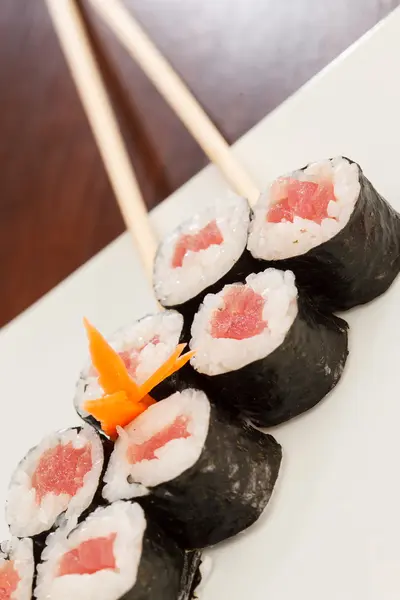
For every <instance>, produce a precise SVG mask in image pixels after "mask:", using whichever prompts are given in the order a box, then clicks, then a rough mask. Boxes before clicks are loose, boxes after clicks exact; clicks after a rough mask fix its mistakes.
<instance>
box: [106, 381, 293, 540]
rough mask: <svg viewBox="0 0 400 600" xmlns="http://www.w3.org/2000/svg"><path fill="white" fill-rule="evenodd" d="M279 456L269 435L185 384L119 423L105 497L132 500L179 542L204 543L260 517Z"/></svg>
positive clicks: (279, 453) (112, 499)
mask: <svg viewBox="0 0 400 600" xmlns="http://www.w3.org/2000/svg"><path fill="white" fill-rule="evenodd" d="M281 457H282V450H281V447H280V445H279V444H278V443H277V442H276V440H275V439H274V438H273V437H272V436H270V435H265V434H263V433H261V432H260V431H257V430H255V429H253V428H252V427H250V426H248V425H246V424H244V423H243V422H241V421H239V420H235V419H231V418H229V417H228V416H227V414H226V412H225V411H223V410H221V409H218V408H217V407H216V406H215V405H214V404H212V403H210V401H209V399H208V397H207V396H206V394H205V393H204V392H202V391H199V390H195V389H186V390H183V391H182V392H176V393H175V394H173V395H172V396H170V397H169V398H167V399H165V400H162V401H161V402H158V403H157V404H154V405H153V406H151V407H150V408H148V409H147V410H146V411H145V412H144V413H142V414H141V415H140V416H139V417H138V418H137V419H135V420H134V421H133V422H132V423H131V424H130V425H128V426H127V427H126V428H125V429H119V438H118V440H117V441H116V443H115V446H114V451H113V453H112V455H111V458H110V462H109V465H108V468H107V471H106V474H105V477H104V483H105V486H104V489H103V496H104V498H105V499H106V500H108V501H109V502H114V501H116V500H119V499H125V500H127V499H137V500H138V501H139V502H140V503H141V504H142V505H143V506H144V507H145V509H146V512H148V514H150V515H151V516H152V517H153V518H154V519H155V520H156V521H158V522H159V523H160V525H161V526H162V527H163V529H165V530H166V531H167V533H169V534H170V535H171V537H174V538H175V539H176V540H177V542H178V543H179V544H180V545H181V546H182V547H184V548H188V549H194V548H203V547H205V546H209V545H212V544H216V543H217V542H220V541H222V540H224V539H226V538H228V537H230V536H233V535H235V534H237V533H239V532H240V531H243V530H244V529H245V528H247V527H249V526H250V525H251V524H253V523H254V522H255V521H256V520H257V519H258V517H259V516H260V515H261V513H262V512H263V510H264V508H265V507H266V505H267V503H268V501H269V499H270V496H271V493H272V490H273V488H274V485H275V482H276V479H277V477H278V473H279V467H280V463H281Z"/></svg>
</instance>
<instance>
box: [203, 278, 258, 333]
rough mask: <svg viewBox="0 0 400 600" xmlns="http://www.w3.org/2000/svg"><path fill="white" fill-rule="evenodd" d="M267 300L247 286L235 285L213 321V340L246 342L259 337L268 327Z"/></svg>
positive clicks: (228, 292)
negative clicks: (265, 318)
mask: <svg viewBox="0 0 400 600" xmlns="http://www.w3.org/2000/svg"><path fill="white" fill-rule="evenodd" d="M264 304H265V300H264V298H263V297H262V296H261V294H257V292H255V291H254V290H252V289H251V288H249V287H246V286H245V285H235V286H233V287H231V288H230V289H229V290H228V291H227V292H226V294H225V295H224V305H223V307H222V308H219V309H217V310H216V311H214V314H213V316H212V319H211V335H212V337H213V338H217V339H218V338H229V339H232V340H244V339H246V338H251V337H253V336H255V335H258V334H259V333H261V332H262V331H264V329H265V328H266V327H267V322H266V321H264V320H263V318H262V313H263V310H264Z"/></svg>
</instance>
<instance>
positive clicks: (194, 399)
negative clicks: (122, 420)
mask: <svg viewBox="0 0 400 600" xmlns="http://www.w3.org/2000/svg"><path fill="white" fill-rule="evenodd" d="M181 416H182V417H186V418H187V419H188V425H187V432H188V433H189V434H190V437H188V438H179V439H172V440H171V441H169V442H167V443H166V444H165V445H164V446H162V447H161V448H159V449H158V450H155V452H154V454H155V457H156V458H154V459H152V460H142V461H141V462H138V463H135V464H133V465H132V464H130V462H129V460H128V459H127V451H128V448H129V447H130V446H132V445H140V444H143V443H144V442H146V441H148V440H150V439H151V438H152V437H153V436H154V435H156V434H157V433H159V432H161V431H162V430H163V429H164V428H166V427H168V426H169V425H172V424H173V423H174V421H175V420H176V419H177V418H178V417H181ZM209 420H210V403H209V401H208V399H207V396H206V395H205V394H204V392H201V391H199V390H194V389H187V390H184V391H182V392H176V393H175V394H172V396H169V397H168V398H166V399H165V400H162V401H161V402H158V403H157V404H154V405H153V406H151V407H150V408H148V409H147V410H146V411H145V412H144V413H142V414H141V415H140V416H139V417H138V418H137V419H135V420H134V421H133V422H132V423H130V424H129V425H128V426H127V427H126V428H125V429H124V430H123V431H121V434H120V437H119V438H118V440H117V441H116V443H115V447H114V451H113V453H112V455H111V458H110V462H109V465H108V468H107V471H106V474H105V477H104V482H105V484H106V485H105V486H104V489H103V496H104V498H105V499H106V500H108V501H109V502H114V501H115V500H119V499H128V498H135V497H138V496H142V495H145V494H147V493H149V488H152V487H154V486H156V485H159V484H160V483H164V482H165V481H170V480H172V479H174V478H175V477H178V476H179V475H180V474H181V473H183V472H184V471H186V470H187V469H189V468H190V467H191V466H192V465H194V463H195V462H196V461H197V460H198V458H199V456H200V454H201V451H202V449H203V447H204V443H205V440H206V437H207V433H208V427H209Z"/></svg>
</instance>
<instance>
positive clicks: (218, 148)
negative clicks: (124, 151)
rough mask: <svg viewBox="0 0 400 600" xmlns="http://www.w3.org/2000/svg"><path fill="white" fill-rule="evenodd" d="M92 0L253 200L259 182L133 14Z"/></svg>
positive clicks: (116, 3)
mask: <svg viewBox="0 0 400 600" xmlns="http://www.w3.org/2000/svg"><path fill="white" fill-rule="evenodd" d="M90 1H91V3H92V5H93V7H94V8H95V9H96V10H97V12H98V13H99V15H100V16H101V17H102V18H103V20H104V22H105V23H106V25H108V26H109V27H110V29H112V31H113V32H114V34H115V35H116V36H117V38H119V40H120V41H121V42H122V44H123V45H124V46H125V48H126V49H127V51H128V52H129V54H130V55H131V56H132V58H133V59H134V60H136V62H137V63H138V64H139V65H140V67H141V68H142V70H143V71H144V72H145V73H146V75H147V76H148V77H149V79H150V80H151V81H152V82H153V84H154V85H155V87H156V88H157V89H158V91H159V92H160V94H161V95H162V96H163V97H164V99H165V100H166V101H167V103H168V104H169V105H170V106H171V107H172V109H173V110H174V111H175V113H176V114H177V116H178V117H179V118H180V119H181V121H182V122H183V123H184V125H185V126H186V128H187V129H188V130H189V131H190V133H191V134H192V135H193V137H194V138H195V139H196V140H197V142H198V143H199V145H200V146H201V148H202V149H203V151H204V152H205V154H206V155H207V156H208V157H209V159H210V160H211V161H212V162H213V163H215V165H216V166H217V167H219V169H220V170H221V172H222V174H223V175H224V177H225V178H226V180H227V181H228V183H229V184H230V186H231V187H232V188H233V190H234V191H236V192H237V193H238V194H239V195H241V196H244V197H245V198H247V199H248V201H249V202H250V204H254V203H255V202H256V201H257V199H258V197H259V194H260V192H259V190H258V187H257V185H256V184H255V183H254V182H253V181H252V179H251V177H250V176H249V174H248V173H247V172H246V170H245V169H244V167H243V166H242V165H241V164H240V162H239V161H237V160H236V158H235V157H234V155H233V153H232V150H231V149H230V147H229V145H228V143H227V142H226V141H225V139H224V138H223V137H222V135H221V134H220V132H219V131H218V129H217V128H216V127H215V125H214V124H213V123H212V122H211V120H210V119H209V117H208V116H207V114H206V113H205V112H204V110H203V109H202V107H201V106H200V104H199V103H198V102H197V100H196V99H195V98H194V96H193V94H192V93H191V92H190V91H189V89H188V88H187V86H186V85H185V84H184V82H183V81H182V79H181V78H180V77H179V76H178V74H177V73H176V72H175V71H174V70H173V69H172V67H171V65H170V64H169V63H168V61H167V60H166V59H165V58H164V56H163V55H162V54H161V52H160V51H159V50H158V49H157V48H156V46H155V45H154V44H153V42H152V41H151V40H150V38H149V37H148V36H147V34H146V33H145V32H144V31H143V29H142V28H141V26H140V25H139V23H138V22H137V21H136V19H135V18H134V17H133V15H132V14H131V13H130V12H129V11H128V10H127V9H126V7H125V6H124V5H123V4H122V3H121V1H120V0H90Z"/></svg>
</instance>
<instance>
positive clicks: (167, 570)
mask: <svg viewBox="0 0 400 600" xmlns="http://www.w3.org/2000/svg"><path fill="white" fill-rule="evenodd" d="M200 562H201V553H200V552H199V551H197V552H185V551H184V550H182V549H181V548H180V547H179V546H178V545H177V544H176V543H175V542H174V541H173V540H172V539H171V538H169V537H168V536H167V535H166V534H165V533H164V532H163V531H162V529H160V528H159V527H158V526H157V525H156V524H155V523H152V522H151V521H149V520H148V521H147V527H146V531H145V534H144V539H143V548H142V556H141V559H140V564H139V569H138V574H137V579H136V583H135V585H134V586H133V588H132V589H131V590H129V591H128V592H127V593H126V594H124V595H123V596H122V597H121V598H120V599H119V600H189V599H190V598H191V597H192V592H193V584H194V581H195V580H196V577H197V573H198V569H199V565H200Z"/></svg>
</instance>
